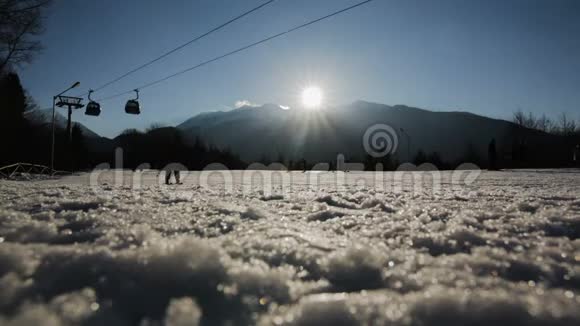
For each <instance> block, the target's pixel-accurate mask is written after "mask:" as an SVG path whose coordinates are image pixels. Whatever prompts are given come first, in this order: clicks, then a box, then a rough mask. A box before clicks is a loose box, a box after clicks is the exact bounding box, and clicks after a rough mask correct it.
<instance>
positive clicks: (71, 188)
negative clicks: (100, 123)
mask: <svg viewBox="0 0 580 326" xmlns="http://www.w3.org/2000/svg"><path fill="white" fill-rule="evenodd" d="M466 173H468V174H469V172H466ZM115 176H121V177H123V178H122V179H123V180H124V183H122V182H120V181H115V179H114V178H115ZM136 176H139V177H143V178H142V181H143V182H142V183H141V184H132V183H131V182H132V180H134V179H135V177H136ZM475 176H476V175H475ZM200 177H202V175H201V174H200V173H190V174H187V175H185V176H183V178H184V180H185V184H184V185H179V186H169V187H166V186H160V185H159V184H158V181H159V179H161V180H162V179H163V176H159V177H158V176H157V174H156V172H154V171H144V172H143V173H142V174H139V173H132V172H127V171H103V172H102V173H101V175H100V177H99V178H98V180H97V181H98V185H96V186H90V185H89V183H90V182H89V180H90V177H89V175H87V174H81V175H75V176H72V177H66V178H62V179H58V180H37V181H5V180H4V181H0V324H2V325H126V324H141V325H162V324H165V325H198V324H200V325H213V324H230V325H243V324H258V325H271V324H274V325H386V324H388V325H490V324H492V325H580V297H579V296H580V291H579V289H580V239H579V237H580V198H579V197H580V196H579V195H580V171H575V170H564V171H555V170H553V171H548V170H544V171H509V172H508V171H506V172H482V173H481V175H479V176H478V177H477V178H475V177H474V176H473V175H472V177H471V178H470V177H469V176H462V177H459V180H460V182H464V184H463V185H461V186H459V187H458V186H457V185H456V184H455V181H457V180H456V175H455V174H453V173H451V172H441V174H440V178H441V183H440V185H439V186H437V187H433V186H432V185H430V184H429V182H423V183H422V187H419V188H417V187H415V186H416V185H417V183H418V181H417V180H415V181H414V182H413V181H412V180H410V179H408V178H404V177H402V178H399V177H397V174H396V173H385V174H380V175H379V174H374V173H354V172H353V173H348V174H346V175H345V174H342V173H338V174H336V173H325V172H321V173H296V172H292V173H282V174H279V173H278V174H276V173H272V175H268V177H272V178H271V180H270V181H271V182H270V183H269V185H270V184H271V185H272V187H266V188H268V189H265V188H264V187H260V185H259V184H256V183H254V184H251V183H248V182H247V179H245V178H244V177H243V174H242V172H234V173H233V174H232V175H231V178H229V179H228V178H225V179H222V178H221V176H220V175H219V174H215V175H212V176H211V177H210V178H209V181H208V180H202V181H200V180H199V178H200ZM313 177H315V178H317V179H318V180H319V184H318V185H317V186H312V185H309V184H308V181H309V180H311V178H313ZM380 177H384V178H385V179H384V180H385V185H386V186H385V187H379V186H377V184H376V182H377V180H378V178H379V179H380ZM284 178H288V179H290V184H286V183H282V181H283V179H284ZM337 178H338V179H341V180H344V183H342V182H340V183H339V184H338V185H336V182H337V181H336V180H337ZM266 179H268V178H266ZM223 180H226V182H222V181H223Z"/></svg>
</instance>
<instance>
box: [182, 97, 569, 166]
mask: <svg viewBox="0 0 580 326" xmlns="http://www.w3.org/2000/svg"><path fill="white" fill-rule="evenodd" d="M375 124H386V125H389V126H391V127H392V128H393V130H394V131H395V132H396V136H395V137H396V138H397V142H398V150H397V152H396V153H395V156H396V157H397V158H398V159H399V160H400V161H403V160H408V159H409V158H410V157H411V158H412V157H414V156H415V155H416V153H417V152H418V151H419V150H421V151H424V152H425V153H427V154H429V153H433V152H436V153H437V154H438V155H439V156H440V157H441V158H442V159H444V160H446V161H449V162H451V161H459V160H462V159H465V158H466V157H471V158H474V157H479V158H485V157H487V149H488V144H489V143H490V141H491V139H496V142H497V148H498V152H499V154H500V156H501V157H513V156H514V155H516V154H515V153H516V152H518V153H519V152H520V151H522V152H526V155H528V156H535V160H536V161H542V162H544V163H545V164H548V163H547V162H548V161H549V160H551V159H555V158H558V159H561V158H562V157H563V156H564V155H567V154H568V147H569V144H563V143H562V140H563V138H562V137H560V136H554V135H550V134H546V133H543V132H540V131H537V130H531V129H526V128H522V127H520V126H518V125H515V124H513V123H511V122H508V121H504V120H497V119H491V118H487V117H483V116H478V115H475V114H471V113H466V112H433V111H428V110H424V109H419V108H414V107H408V106H404V105H395V106H389V105H384V104H378V103H371V102H365V101H357V102H354V103H352V104H350V105H345V106H338V107H332V108H326V109H322V110H316V111H312V110H305V109H291V110H285V109H283V108H282V107H280V106H278V105H273V104H267V105H264V106H260V107H242V108H239V109H235V110H232V111H226V112H223V111H218V112H209V113H202V114H199V115H197V116H195V117H193V118H191V119H189V120H187V121H185V122H183V123H182V124H180V125H179V126H177V128H178V129H180V130H182V131H183V133H184V134H185V135H186V137H187V139H188V140H189V141H194V140H195V139H196V138H198V137H199V138H201V139H203V140H204V141H205V142H207V143H209V144H212V145H214V146H217V147H218V148H227V149H230V150H231V151H232V152H234V153H236V154H238V155H240V157H241V158H242V159H244V160H246V161H248V162H253V161H257V160H260V159H263V158H267V159H271V160H277V159H278V158H279V157H284V158H285V159H286V160H299V159H302V158H305V159H306V160H308V161H311V162H321V161H329V160H332V159H333V158H334V159H335V158H336V155H337V154H339V153H343V154H345V155H346V157H347V160H348V159H350V160H362V159H364V157H365V155H366V153H365V150H364V146H363V136H364V135H365V131H366V130H367V129H368V128H369V127H371V126H373V125H375ZM407 135H408V137H407ZM554 144H560V145H562V146H554ZM522 155H524V154H522Z"/></svg>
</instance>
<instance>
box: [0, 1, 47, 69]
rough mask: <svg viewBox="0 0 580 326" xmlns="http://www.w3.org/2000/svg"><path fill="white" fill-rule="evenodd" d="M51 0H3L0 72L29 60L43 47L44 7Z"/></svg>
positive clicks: (0, 5)
mask: <svg viewBox="0 0 580 326" xmlns="http://www.w3.org/2000/svg"><path fill="white" fill-rule="evenodd" d="M50 2H51V0H0V73H3V72H5V71H6V70H7V68H9V67H11V66H16V65H20V64H23V63H27V62H30V61H31V60H32V57H33V56H34V54H36V53H38V52H39V51H40V50H41V45H40V42H39V41H38V40H36V39H35V37H36V36H38V35H40V34H41V33H42V32H43V28H42V18H43V17H42V10H43V9H45V8H46V7H47V6H48V5H49V4H50Z"/></svg>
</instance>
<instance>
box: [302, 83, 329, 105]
mask: <svg viewBox="0 0 580 326" xmlns="http://www.w3.org/2000/svg"><path fill="white" fill-rule="evenodd" d="M323 97H324V96H323V95H322V90H321V89H320V87H317V86H309V87H306V88H305V89H304V90H302V104H304V106H305V107H307V108H309V109H317V108H319V107H320V105H322V100H323Z"/></svg>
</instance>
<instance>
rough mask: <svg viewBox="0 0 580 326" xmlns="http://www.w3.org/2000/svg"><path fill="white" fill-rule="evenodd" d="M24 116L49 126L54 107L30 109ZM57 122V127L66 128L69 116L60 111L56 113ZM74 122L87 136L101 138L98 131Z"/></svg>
mask: <svg viewBox="0 0 580 326" xmlns="http://www.w3.org/2000/svg"><path fill="white" fill-rule="evenodd" d="M24 117H25V118H26V120H28V121H29V122H31V123H32V124H33V125H35V126H38V127H42V126H48V127H50V126H51V124H52V109H44V110H40V109H37V110H30V111H26V112H25V113H24ZM54 121H55V124H56V127H57V128H60V129H65V128H66V124H67V118H66V117H64V116H63V115H62V114H60V113H59V112H58V111H57V112H56V114H55V120H54ZM73 124H77V125H78V126H79V127H80V128H81V131H82V133H83V135H84V136H85V137H87V138H100V137H101V136H99V135H98V134H97V133H96V132H94V131H92V130H91V129H89V128H87V127H85V126H84V125H83V124H81V123H78V122H74V121H73Z"/></svg>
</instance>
